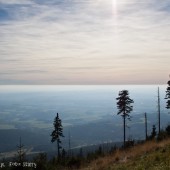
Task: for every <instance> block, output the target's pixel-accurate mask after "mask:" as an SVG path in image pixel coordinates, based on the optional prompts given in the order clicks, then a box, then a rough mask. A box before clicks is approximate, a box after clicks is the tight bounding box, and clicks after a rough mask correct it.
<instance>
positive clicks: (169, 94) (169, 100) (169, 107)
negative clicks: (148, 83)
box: [165, 81, 170, 109]
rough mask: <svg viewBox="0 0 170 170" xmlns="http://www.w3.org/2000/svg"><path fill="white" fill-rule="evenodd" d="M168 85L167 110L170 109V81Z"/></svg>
mask: <svg viewBox="0 0 170 170" xmlns="http://www.w3.org/2000/svg"><path fill="white" fill-rule="evenodd" d="M167 84H168V87H167V89H166V96H165V99H167V102H166V108H167V109H170V81H168V82H167Z"/></svg>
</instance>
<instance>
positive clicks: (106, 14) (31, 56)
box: [0, 0, 170, 85]
mask: <svg viewBox="0 0 170 170" xmlns="http://www.w3.org/2000/svg"><path fill="white" fill-rule="evenodd" d="M169 74H170V0H163V1H160V0H147V1H146V0H145V1H144V0H140V1H139V0H50V1H47V0H8V1H7V0H0V85H13V84H16V85H38V84H40V85H46V84H48V85H62V84H64V85H73V84H76V85H90V84H92V85H93V84H95V85H102V84H106V85H107V84H108V85H111V84H113V85H114V84H166V83H167V81H168V79H169Z"/></svg>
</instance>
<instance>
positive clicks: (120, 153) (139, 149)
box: [81, 139, 170, 170]
mask: <svg viewBox="0 0 170 170" xmlns="http://www.w3.org/2000/svg"><path fill="white" fill-rule="evenodd" d="M167 145H170V139H166V140H163V141H161V142H156V141H147V142H145V143H143V144H138V145H135V146H134V147H132V148H129V149H126V150H119V149H117V150H116V151H115V152H114V153H113V154H111V155H106V156H104V157H101V158H98V159H96V160H94V161H93V162H91V163H90V164H89V165H88V166H87V167H85V168H82V169H81V170H104V169H107V168H108V167H109V166H113V165H114V164H115V165H116V164H119V163H121V164H122V163H128V160H132V159H134V158H136V157H139V156H145V154H147V153H149V152H151V151H155V150H156V149H158V148H163V147H165V146H167Z"/></svg>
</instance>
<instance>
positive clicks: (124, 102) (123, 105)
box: [116, 90, 134, 148]
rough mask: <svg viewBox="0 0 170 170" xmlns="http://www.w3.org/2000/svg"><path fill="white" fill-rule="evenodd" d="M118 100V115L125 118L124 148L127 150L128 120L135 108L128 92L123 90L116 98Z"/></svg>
mask: <svg viewBox="0 0 170 170" xmlns="http://www.w3.org/2000/svg"><path fill="white" fill-rule="evenodd" d="M116 100H117V108H118V113H117V114H118V115H119V114H121V116H122V118H123V128H124V148H125V140H126V118H128V120H130V118H131V116H130V115H129V114H130V112H131V111H132V110H133V106H131V103H134V101H133V100H132V99H130V97H129V92H128V90H122V91H120V92H119V97H118V98H116Z"/></svg>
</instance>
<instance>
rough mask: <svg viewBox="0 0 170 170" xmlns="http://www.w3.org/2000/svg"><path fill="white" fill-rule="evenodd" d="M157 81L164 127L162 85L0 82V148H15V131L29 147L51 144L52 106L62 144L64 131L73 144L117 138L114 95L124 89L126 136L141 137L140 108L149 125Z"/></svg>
mask: <svg viewBox="0 0 170 170" xmlns="http://www.w3.org/2000/svg"><path fill="white" fill-rule="evenodd" d="M158 87H159V89H160V99H161V127H165V126H166V125H167V123H169V120H170V118H169V115H168V111H167V109H166V108H165V103H166V101H165V99H164V98H165V91H166V85H105V86H95V85H93V86H90V85H89V86H87V85H86V86H82V85H81V86H0V135H1V139H2V140H1V142H0V146H1V147H0V152H4V151H8V150H11V149H14V148H15V147H16V145H17V143H18V141H19V137H22V138H23V142H24V143H25V145H27V146H29V147H33V150H51V149H52V148H53V147H54V148H55V146H54V145H52V144H51V143H50V132H51V131H52V128H53V120H54V117H55V116H56V113H57V112H58V113H59V115H60V118H61V119H62V123H63V127H64V135H65V138H64V139H63V143H64V146H65V147H66V148H67V147H68V133H69V132H70V134H71V135H70V136H71V141H72V147H77V146H82V145H89V144H96V143H102V142H106V141H107V142H109V141H121V140H122V118H121V116H118V115H117V106H116V97H118V93H119V91H120V90H124V89H126V90H129V95H130V97H131V98H132V99H133V100H134V104H133V112H132V113H131V115H132V121H131V122H127V137H132V138H135V139H142V138H144V112H147V113H148V131H149V132H150V131H151V127H152V125H153V124H155V125H157V110H158V107H157V106H158V103H157V100H158V99H157V97H158ZM149 132H148V133H149ZM11 140H12V141H11ZM4 141H5V143H4ZM50 147H51V148H50ZM49 148H50V149H49Z"/></svg>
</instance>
